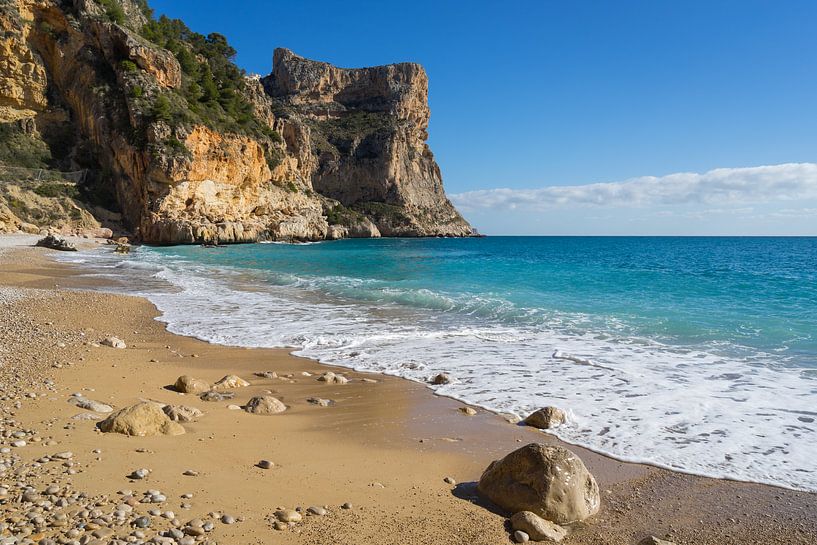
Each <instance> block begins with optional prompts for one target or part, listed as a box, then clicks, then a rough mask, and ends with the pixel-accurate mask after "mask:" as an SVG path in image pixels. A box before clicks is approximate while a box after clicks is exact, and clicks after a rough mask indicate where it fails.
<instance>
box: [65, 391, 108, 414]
mask: <svg viewBox="0 0 817 545" xmlns="http://www.w3.org/2000/svg"><path fill="white" fill-rule="evenodd" d="M68 403H71V404H72V405H76V406H77V407H79V408H80V409H87V410H89V411H94V412H97V413H111V412H113V407H111V406H110V405H108V404H106V403H102V402H101V401H94V400H93V399H88V398H87V397H84V396H82V395H79V396H77V395H74V396H71V397H70V398H68Z"/></svg>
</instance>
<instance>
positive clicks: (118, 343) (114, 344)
mask: <svg viewBox="0 0 817 545" xmlns="http://www.w3.org/2000/svg"><path fill="white" fill-rule="evenodd" d="M99 344H101V345H102V346H108V347H110V348H127V345H126V344H125V341H123V340H122V339H120V338H119V337H106V338H105V339H102V340H101V341H99Z"/></svg>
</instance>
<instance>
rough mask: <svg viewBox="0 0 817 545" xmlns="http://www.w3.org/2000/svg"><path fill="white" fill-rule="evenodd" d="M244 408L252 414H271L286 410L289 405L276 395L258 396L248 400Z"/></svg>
mask: <svg viewBox="0 0 817 545" xmlns="http://www.w3.org/2000/svg"><path fill="white" fill-rule="evenodd" d="M244 410H245V411H247V412H248V413H250V414H260V415H271V414H278V413H282V412H284V411H285V410H287V406H286V405H284V404H283V403H282V402H281V400H280V399H278V398H276V397H272V396H256V397H254V398H252V399H250V400H249V401H248V402H247V404H246V405H245V406H244Z"/></svg>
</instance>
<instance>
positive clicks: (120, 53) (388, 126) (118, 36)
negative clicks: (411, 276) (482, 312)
mask: <svg viewBox="0 0 817 545" xmlns="http://www.w3.org/2000/svg"><path fill="white" fill-rule="evenodd" d="M0 29H2V30H3V36H4V38H3V39H2V40H0V52H2V53H3V55H2V57H0V137H1V138H11V137H13V139H14V142H18V143H19V142H22V143H23V144H20V145H17V146H16V147H15V148H14V150H12V151H10V152H7V153H4V152H3V150H4V149H6V148H8V149H11V148H12V147H13V146H6V148H3V142H0V163H2V164H3V165H6V166H8V165H12V166H31V167H35V166H36V167H38V168H50V169H55V170H83V171H84V172H88V173H90V174H89V175H87V176H84V177H83V179H84V180H85V182H84V186H83V187H82V188H80V189H81V194H82V195H83V196H85V197H86V198H87V199H88V200H90V201H92V202H93V204H96V205H104V206H107V207H109V208H115V209H117V210H118V211H119V212H121V215H122V218H123V220H124V222H125V223H126V224H127V225H129V226H130V228H131V229H132V230H133V231H134V233H135V234H136V235H137V236H138V237H139V238H141V239H142V240H143V241H145V242H149V243H159V244H175V243H194V242H205V241H216V240H217V241H219V242H250V241H256V240H263V239H274V240H321V239H325V238H341V237H349V236H360V237H369V236H381V235H383V236H467V235H470V234H471V228H470V226H469V225H468V223H467V222H466V221H465V220H464V219H463V218H462V217H461V216H460V215H459V214H458V213H457V211H456V210H455V209H454V208H453V206H452V205H451V203H450V202H449V201H448V199H447V198H446V196H445V192H444V190H443V186H442V180H441V177H440V170H439V167H438V166H437V164H436V162H435V161H434V158H433V155H432V153H431V151H430V149H429V148H428V145H427V144H426V138H427V128H428V119H429V109H428V102H427V92H428V78H427V76H426V74H425V71H424V70H423V68H422V67H421V66H419V65H416V64H408V63H404V64H396V65H390V66H382V67H376V68H364V69H341V68H335V67H333V66H331V65H329V64H326V63H321V62H316V61H310V60H306V59H303V58H301V57H298V56H297V55H295V54H293V53H292V52H290V51H288V50H284V49H278V50H276V51H275V55H274V63H273V72H272V74H271V75H270V76H268V77H266V78H263V80H261V79H259V78H252V77H247V76H245V75H244V74H243V73H242V72H241V71H240V70H239V69H238V68H237V67H236V66H235V65H234V64H232V61H231V58H232V56H233V55H234V54H235V51H234V50H233V49H232V48H231V47H230V46H229V44H228V43H227V41H226V39H224V37H223V36H221V35H219V34H210V35H208V36H202V35H200V34H197V33H194V32H192V31H190V29H188V28H187V27H186V26H185V25H184V24H183V23H182V22H181V21H175V20H170V19H166V18H164V17H163V18H160V19H158V20H156V19H154V18H153V17H152V13H151V12H150V10H149V8H147V6H146V4H145V3H144V2H143V1H137V0H121V1H118V0H101V1H95V0H72V1H67V0H66V1H59V0H0ZM8 135H11V137H9V136H8ZM40 147H44V150H45V151H44V153H43V154H42V156H38V158H37V160H36V161H34V162H33V163H32V162H31V161H28V158H27V157H26V161H24V160H23V159H21V157H22V156H23V155H25V154H22V155H21V153H20V152H19V149H27V148H32V149H34V148H36V149H39V148H40ZM23 163H26V164H23ZM0 183H2V181H0ZM0 198H2V195H0ZM0 204H2V203H0ZM86 208H87V210H92V209H93V208H92V207H91V206H90V205H89V206H87V207H86Z"/></svg>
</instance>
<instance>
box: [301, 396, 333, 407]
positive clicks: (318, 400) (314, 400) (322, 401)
mask: <svg viewBox="0 0 817 545" xmlns="http://www.w3.org/2000/svg"><path fill="white" fill-rule="evenodd" d="M306 401H307V403H311V404H312V405H318V406H320V407H328V406H330V405H334V404H335V402H334V401H332V400H331V399H322V398H320V397H310V398H309V399H307V400H306Z"/></svg>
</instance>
